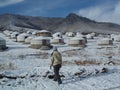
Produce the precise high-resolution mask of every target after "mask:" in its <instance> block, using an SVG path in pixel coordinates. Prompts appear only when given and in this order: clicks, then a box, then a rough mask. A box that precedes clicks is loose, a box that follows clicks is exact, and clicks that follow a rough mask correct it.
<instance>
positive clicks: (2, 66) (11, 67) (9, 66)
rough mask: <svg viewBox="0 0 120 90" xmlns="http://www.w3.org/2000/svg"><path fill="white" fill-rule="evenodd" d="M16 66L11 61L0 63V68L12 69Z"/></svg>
mask: <svg viewBox="0 0 120 90" xmlns="http://www.w3.org/2000/svg"><path fill="white" fill-rule="evenodd" d="M15 68H16V67H15V65H14V64H13V63H11V62H10V63H8V64H0V70H14V69H15Z"/></svg>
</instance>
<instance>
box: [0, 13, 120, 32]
mask: <svg viewBox="0 0 120 90" xmlns="http://www.w3.org/2000/svg"><path fill="white" fill-rule="evenodd" d="M0 28H1V29H0V30H5V29H11V30H21V29H24V28H28V30H29V29H37V30H42V29H47V30H51V31H52V32H54V31H60V32H65V31H73V32H76V31H79V32H98V33H115V32H120V25H118V24H115V23H105V22H96V21H93V20H90V19H88V18H85V17H82V16H78V15H76V14H74V13H70V14H69V15H67V16H66V17H64V18H63V17H58V18H56V17H41V16H39V17H33V16H23V15H15V14H3V15H0Z"/></svg>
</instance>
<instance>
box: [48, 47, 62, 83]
mask: <svg viewBox="0 0 120 90" xmlns="http://www.w3.org/2000/svg"><path fill="white" fill-rule="evenodd" d="M52 66H53V69H54V81H58V84H62V81H61V78H60V75H59V70H60V68H61V66H62V56H61V53H60V52H59V51H58V49H57V48H56V47H55V48H54V49H53V52H52V55H51V63H50V69H51V68H52Z"/></svg>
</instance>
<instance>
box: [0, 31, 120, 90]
mask: <svg viewBox="0 0 120 90" xmlns="http://www.w3.org/2000/svg"><path fill="white" fill-rule="evenodd" d="M0 37H2V38H4V39H5V40H6V43H7V47H8V49H7V50H5V51H3V52H0V90H120V48H119V45H120V44H119V43H115V42H114V44H113V45H112V46H107V47H106V46H98V45H97V44H96V42H97V40H98V39H99V38H101V37H96V38H95V39H93V40H88V43H87V47H85V48H79V47H70V46H68V45H67V44H65V45H56V46H57V47H58V49H59V51H60V52H61V53H62V56H63V66H62V68H61V70H60V74H61V75H64V77H62V82H63V84H61V85H58V84H57V82H54V81H53V80H52V79H49V78H47V77H44V75H45V74H46V72H48V71H49V74H50V75H52V74H53V70H50V69H49V63H50V53H51V51H52V50H47V51H42V50H39V49H32V48H29V45H26V44H22V43H19V42H13V41H12V40H11V39H9V37H6V36H5V35H3V34H2V33H0ZM67 39H68V38H67ZM66 41H67V40H66ZM103 68H105V69H106V70H107V71H106V72H104V73H103V72H102V70H103ZM76 73H77V75H76ZM1 75H4V76H6V77H4V78H2V77H1Z"/></svg>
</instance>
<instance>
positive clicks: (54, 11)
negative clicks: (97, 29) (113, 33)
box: [0, 0, 120, 24]
mask: <svg viewBox="0 0 120 90" xmlns="http://www.w3.org/2000/svg"><path fill="white" fill-rule="evenodd" d="M4 13H11V14H21V15H29V16H44V17H65V16H67V15H68V14H69V13H76V14H78V15H80V16H84V17H87V18H90V19H92V20H96V21H100V22H101V21H102V22H114V23H118V24H120V0H0V14H4Z"/></svg>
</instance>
